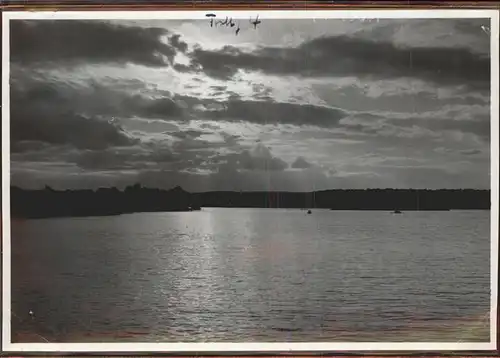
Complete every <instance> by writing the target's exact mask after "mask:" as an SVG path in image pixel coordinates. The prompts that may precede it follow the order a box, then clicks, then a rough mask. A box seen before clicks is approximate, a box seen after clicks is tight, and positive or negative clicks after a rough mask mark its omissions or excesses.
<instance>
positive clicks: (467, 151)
mask: <svg viewBox="0 0 500 358" xmlns="http://www.w3.org/2000/svg"><path fill="white" fill-rule="evenodd" d="M460 153H461V154H463V155H477V154H481V153H482V151H481V150H479V149H465V150H461V151H460Z"/></svg>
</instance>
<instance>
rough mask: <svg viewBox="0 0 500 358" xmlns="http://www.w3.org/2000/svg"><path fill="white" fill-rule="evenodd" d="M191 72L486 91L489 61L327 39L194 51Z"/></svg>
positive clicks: (459, 52) (444, 51)
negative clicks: (413, 82) (410, 80)
mask: <svg viewBox="0 0 500 358" xmlns="http://www.w3.org/2000/svg"><path fill="white" fill-rule="evenodd" d="M190 56H191V58H192V61H193V66H194V67H193V68H198V69H200V70H203V71H204V72H205V73H206V74H207V75H208V76H211V77H215V78H218V79H229V78H232V77H233V76H234V75H235V74H236V73H237V72H238V71H239V70H248V71H262V72H264V73H268V74H272V75H297V76H304V77H323V76H358V77H373V78H399V77H414V78H421V79H424V80H428V81H431V82H436V83H439V84H445V85H446V84H452V85H456V84H467V85H471V86H474V87H479V88H483V89H487V88H488V87H489V82H490V59H489V57H485V56H481V55H479V54H476V53H473V52H472V51H470V50H469V49H466V48H451V47H448V48H438V47H429V48H427V47H412V48H410V47H407V48H405V47H398V46H396V45H394V44H392V43H388V42H386V43H384V42H374V41H370V40H367V39H362V38H355V37H348V36H330V37H320V38H316V39H313V40H309V41H306V42H304V43H302V44H301V45H299V46H298V47H295V48H292V47H261V48H259V49H257V50H255V51H253V52H244V51H242V50H240V49H237V48H235V47H231V46H225V47H224V48H222V49H220V50H218V51H209V50H203V49H201V48H196V49H194V51H193V52H192V53H191V54H190Z"/></svg>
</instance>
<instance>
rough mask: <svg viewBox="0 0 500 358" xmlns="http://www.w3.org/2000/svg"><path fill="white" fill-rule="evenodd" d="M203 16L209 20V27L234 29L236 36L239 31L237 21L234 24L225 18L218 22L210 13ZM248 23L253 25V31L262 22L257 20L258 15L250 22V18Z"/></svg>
mask: <svg viewBox="0 0 500 358" xmlns="http://www.w3.org/2000/svg"><path fill="white" fill-rule="evenodd" d="M205 16H206V17H208V18H210V20H209V24H210V27H218V26H224V27H229V28H234V33H235V35H238V34H239V33H240V31H241V27H240V23H239V21H237V22H234V21H233V18H230V17H227V16H226V18H225V19H224V20H218V19H216V17H217V15H215V14H212V13H210V14H206V15H205ZM249 22H250V24H251V25H253V29H254V30H256V29H257V26H258V25H259V24H261V23H262V21H261V20H259V15H257V16H256V18H255V19H254V20H252V18H250V19H249Z"/></svg>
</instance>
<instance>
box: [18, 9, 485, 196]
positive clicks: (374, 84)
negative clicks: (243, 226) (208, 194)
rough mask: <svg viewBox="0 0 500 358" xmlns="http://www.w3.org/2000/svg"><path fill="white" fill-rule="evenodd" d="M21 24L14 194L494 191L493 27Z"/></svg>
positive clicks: (417, 23) (446, 23) (442, 22)
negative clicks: (137, 188) (42, 190)
mask: <svg viewBox="0 0 500 358" xmlns="http://www.w3.org/2000/svg"><path fill="white" fill-rule="evenodd" d="M220 16H223V14H219V17H220ZM10 26H11V40H10V41H11V50H10V56H11V180H12V184H13V185H18V186H21V187H26V188H34V187H43V186H44V185H50V186H53V187H56V188H96V187H102V186H117V187H123V186H125V185H129V184H133V183H136V182H137V183H141V184H142V185H145V186H149V187H159V188H170V187H173V186H175V185H181V186H182V187H184V188H185V189H186V190H190V191H208V190H265V189H271V190H291V191H308V190H319V189H333V188H387V187H393V188H460V187H461V188H489V181H490V178H489V160H490V153H489V152H490V150H489V147H490V144H489V141H490V113H489V112H490V109H489V105H490V103H489V102H490V89H489V86H490V58H489V57H490V56H489V52H490V49H489V41H490V36H489V32H488V29H489V20H488V19H485V20H483V19H422V20H419V19H413V20H412V19H385V20H382V19H381V20H378V21H377V20H341V19H322V20H321V19H316V20H312V19H311V20H267V21H266V20H263V21H262V23H261V24H260V25H259V26H258V27H257V29H254V28H253V27H252V26H251V24H250V23H249V21H248V20H245V19H243V20H240V22H239V26H240V29H241V30H240V32H239V34H238V35H235V31H234V30H235V28H230V27H217V28H216V27H210V25H209V22H208V20H207V21H201V20H192V21H181V20H175V21H173V20H155V21H145V20H136V21H132V20H126V21H125V20H120V21H97V20H88V21H76V20H23V21H21V20H13V21H11V25H10Z"/></svg>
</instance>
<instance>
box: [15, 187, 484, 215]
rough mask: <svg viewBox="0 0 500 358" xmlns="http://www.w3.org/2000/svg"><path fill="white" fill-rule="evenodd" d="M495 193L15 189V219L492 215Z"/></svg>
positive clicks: (462, 190) (412, 190)
mask: <svg viewBox="0 0 500 358" xmlns="http://www.w3.org/2000/svg"><path fill="white" fill-rule="evenodd" d="M490 206H491V204H490V190H476V189H437V190H425V189H351V190H343V189H335V190H323V191H316V192H308V193H304V192H262V191H260V192H257V191H254V192H230V191H224V192H222V191H215V192H204V193H189V192H187V191H185V190H183V189H182V188H180V187H176V188H173V189H171V190H160V189H150V188H144V187H142V186H140V185H138V184H136V185H134V186H129V187H127V188H125V189H124V190H118V189H117V188H101V189H98V190H62V191H58V190H53V189H52V188H50V187H45V189H41V190H25V189H21V188H17V187H11V217H12V218H26V219H29V218H33V219H34V218H38V219H41V218H51V217H91V216H115V215H121V214H130V213H137V212H184V211H198V210H201V208H202V207H214V208H279V209H302V210H306V209H330V210H332V211H388V212H393V211H401V212H405V211H449V210H490Z"/></svg>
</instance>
